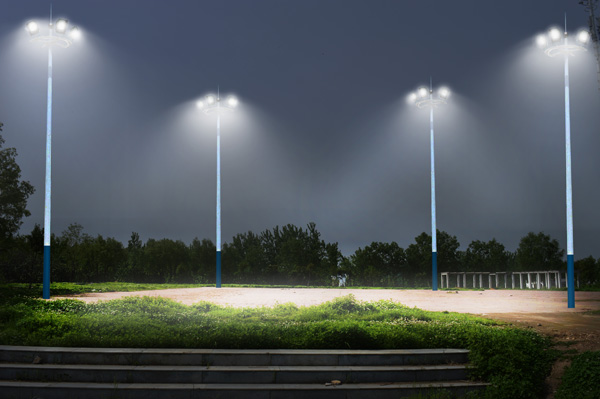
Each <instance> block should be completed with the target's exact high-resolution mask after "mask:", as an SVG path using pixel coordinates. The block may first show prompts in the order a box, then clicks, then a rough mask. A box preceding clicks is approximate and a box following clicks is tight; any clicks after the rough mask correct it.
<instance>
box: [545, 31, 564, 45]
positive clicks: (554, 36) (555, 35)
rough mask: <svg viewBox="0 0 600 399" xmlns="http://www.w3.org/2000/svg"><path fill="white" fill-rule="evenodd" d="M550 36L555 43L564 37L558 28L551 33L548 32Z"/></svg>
mask: <svg viewBox="0 0 600 399" xmlns="http://www.w3.org/2000/svg"><path fill="white" fill-rule="evenodd" d="M548 35H549V36H550V40H552V41H553V42H557V41H559V40H560V37H561V36H562V35H561V33H560V30H559V29H558V28H552V29H550V31H548Z"/></svg>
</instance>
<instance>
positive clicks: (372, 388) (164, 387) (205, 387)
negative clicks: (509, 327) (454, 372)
mask: <svg viewBox="0 0 600 399" xmlns="http://www.w3.org/2000/svg"><path fill="white" fill-rule="evenodd" d="M485 386H487V384H483V383H475V382H470V381H454V382H422V383H374V384H342V385H332V386H326V385H324V384H117V383H109V384H97V383H65V382H60V383H57V382H22V381H0V392H1V395H2V398H5V399H22V398H28V399H29V398H43V399H70V398H77V399H79V398H86V399H105V398H120V399H141V398H152V399H163V398H165V399H166V398H169V399H180V398H181V399H184V398H185V399H217V398H220V399H223V398H227V399H392V398H393V399H397V398H402V397H410V396H416V395H427V394H428V393H432V392H434V391H435V390H438V389H444V390H448V391H450V392H452V394H454V395H456V396H459V397H460V396H464V395H465V394H466V393H467V392H470V391H473V390H480V389H482V388H485Z"/></svg>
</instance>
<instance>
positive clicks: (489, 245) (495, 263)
mask: <svg viewBox="0 0 600 399" xmlns="http://www.w3.org/2000/svg"><path fill="white" fill-rule="evenodd" d="M509 262H510V253H509V252H508V251H507V250H506V248H505V247H504V245H502V244H501V243H499V242H498V241H496V239H495V238H494V239H492V240H490V241H488V242H484V241H479V240H475V241H473V242H471V244H469V247H468V248H467V250H466V252H465V255H464V262H463V264H464V270H465V271H472V272H500V271H507V270H508V266H509Z"/></svg>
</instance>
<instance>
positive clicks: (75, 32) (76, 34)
mask: <svg viewBox="0 0 600 399" xmlns="http://www.w3.org/2000/svg"><path fill="white" fill-rule="evenodd" d="M69 36H71V39H74V40H77V39H80V38H81V29H79V28H78V27H77V26H74V27H72V28H71V30H70V31H69Z"/></svg>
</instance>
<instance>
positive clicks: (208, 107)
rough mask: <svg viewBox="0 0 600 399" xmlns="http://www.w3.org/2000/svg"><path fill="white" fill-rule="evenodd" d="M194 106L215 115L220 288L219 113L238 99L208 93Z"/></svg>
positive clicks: (234, 105)
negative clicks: (222, 97)
mask: <svg viewBox="0 0 600 399" xmlns="http://www.w3.org/2000/svg"><path fill="white" fill-rule="evenodd" d="M196 106H197V107H198V108H199V109H200V110H202V112H204V113H205V114H207V115H216V116H217V274H216V286H217V288H221V114H222V113H226V112H232V111H233V110H234V109H235V108H236V107H237V106H238V99H237V98H236V97H235V96H232V95H229V96H227V98H226V99H225V100H222V99H221V96H220V94H217V95H216V96H215V95H214V94H208V95H207V96H205V97H204V99H203V100H199V101H197V102H196Z"/></svg>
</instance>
